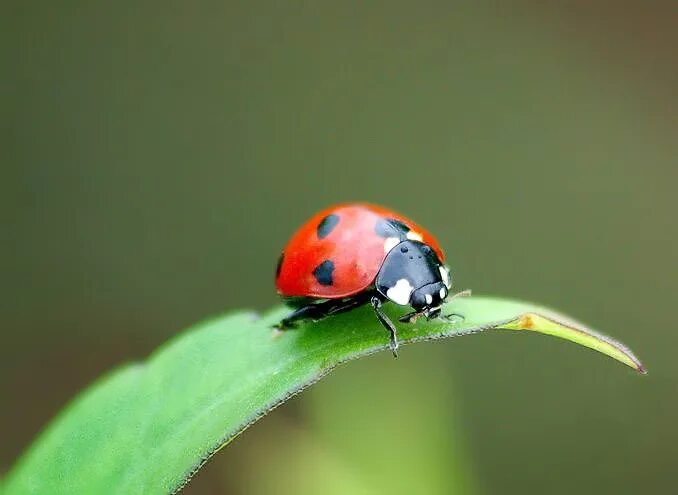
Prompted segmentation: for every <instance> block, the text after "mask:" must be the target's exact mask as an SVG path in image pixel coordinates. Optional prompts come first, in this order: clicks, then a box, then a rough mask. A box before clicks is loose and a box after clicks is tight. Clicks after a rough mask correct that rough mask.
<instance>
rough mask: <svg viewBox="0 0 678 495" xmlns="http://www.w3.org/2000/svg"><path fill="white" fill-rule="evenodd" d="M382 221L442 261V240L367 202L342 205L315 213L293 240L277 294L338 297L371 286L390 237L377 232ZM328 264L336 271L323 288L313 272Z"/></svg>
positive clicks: (284, 256)
mask: <svg viewBox="0 0 678 495" xmlns="http://www.w3.org/2000/svg"><path fill="white" fill-rule="evenodd" d="M328 219H329V220H328ZM380 220H396V221H398V222H401V223H402V224H404V225H405V226H406V227H407V228H409V230H410V232H411V233H412V234H414V235H415V236H416V235H418V236H420V237H421V241H422V242H424V243H425V244H427V245H429V246H430V247H431V248H432V249H433V250H434V251H435V253H436V254H437V255H438V258H439V259H440V261H441V262H443V261H444V254H443V251H442V249H441V248H440V245H439V244H438V241H436V239H435V238H434V237H433V236H432V235H431V234H430V233H429V232H428V231H427V230H425V229H424V228H422V227H421V226H419V225H418V224H416V223H414V222H413V221H412V220H410V219H408V218H406V217H404V216H402V215H400V214H399V213H396V212H394V211H392V210H389V209H387V208H383V207H381V206H376V205H372V204H368V203H348V204H339V205H336V206H332V207H329V208H327V209H325V210H323V211H320V212H318V213H317V214H315V215H314V216H313V217H311V219H310V220H308V221H307V222H306V223H305V224H304V225H302V226H301V228H299V230H297V232H296V233H295V234H294V235H293V236H292V238H291V239H290V240H289V242H288V243H287V246H286V247H285V249H284V251H283V253H282V255H281V258H280V261H279V264H278V270H277V273H276V280H275V283H276V288H277V290H278V293H279V294H280V295H281V296H283V297H311V298H323V299H338V298H343V297H349V296H353V295H355V294H358V293H360V292H362V291H363V290H365V289H367V288H368V287H370V285H372V283H373V282H374V279H375V277H376V276H377V274H378V272H379V269H380V268H381V265H382V263H383V261H384V258H385V257H386V254H387V252H386V251H385V241H386V239H385V238H384V237H383V236H381V235H379V234H378V233H377V230H378V229H377V224H378V222H379V221H380ZM323 222H324V224H323ZM328 260H329V261H331V262H332V264H333V268H334V269H333V271H332V283H331V285H324V284H321V283H320V282H319V281H318V278H317V276H316V275H314V270H316V268H317V267H319V266H320V265H321V264H322V263H323V262H326V261H328Z"/></svg>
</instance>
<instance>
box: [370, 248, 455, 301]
mask: <svg viewBox="0 0 678 495" xmlns="http://www.w3.org/2000/svg"><path fill="white" fill-rule="evenodd" d="M450 285H451V283H450V275H449V271H448V270H447V268H446V267H445V266H444V265H443V264H442V263H441V262H440V260H439V259H438V256H437V255H436V254H435V251H433V249H431V247H430V246H428V245H426V244H424V243H423V242H420V241H413V240H405V241H402V242H401V243H399V244H398V245H396V246H395V247H394V248H393V249H391V251H389V253H388V254H387V255H386V258H385V259H384V262H383V263H382V265H381V268H380V270H379V273H378V274H377V278H376V281H375V287H376V289H377V291H378V292H379V293H380V294H382V295H383V296H385V297H386V298H387V299H389V300H391V301H393V302H395V303H396V304H400V305H402V306H407V305H410V306H412V308H414V309H415V310H416V311H422V310H426V309H432V308H437V307H439V306H440V305H441V304H442V302H443V300H444V299H445V298H446V297H447V293H448V291H449V288H450Z"/></svg>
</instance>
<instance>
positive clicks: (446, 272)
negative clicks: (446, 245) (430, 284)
mask: <svg viewBox="0 0 678 495" xmlns="http://www.w3.org/2000/svg"><path fill="white" fill-rule="evenodd" d="M438 270H440V276H441V277H442V278H443V283H444V284H445V287H447V288H448V289H449V288H450V286H451V285H452V284H450V270H448V269H447V267H446V266H445V265H440V266H439V267H438Z"/></svg>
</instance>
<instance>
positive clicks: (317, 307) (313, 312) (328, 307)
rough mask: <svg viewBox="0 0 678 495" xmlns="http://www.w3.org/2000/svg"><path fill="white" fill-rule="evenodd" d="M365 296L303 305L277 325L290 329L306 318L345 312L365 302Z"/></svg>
mask: <svg viewBox="0 0 678 495" xmlns="http://www.w3.org/2000/svg"><path fill="white" fill-rule="evenodd" d="M366 302H367V301H366V300H365V298H359V297H354V298H351V299H345V300H338V301H337V300H329V301H325V302H321V303H311V304H307V305H305V306H301V307H299V308H297V309H295V310H294V311H292V312H291V313H290V314H289V315H287V316H286V317H285V318H283V319H282V320H281V321H280V323H278V324H277V325H275V328H277V329H278V330H289V329H290V328H294V327H296V324H297V322H300V321H304V320H313V321H318V320H322V319H323V318H326V317H328V316H331V315H335V314H337V313H343V312H344V311H348V310H350V309H353V308H355V307H356V306H360V305H361V304H365V303H366Z"/></svg>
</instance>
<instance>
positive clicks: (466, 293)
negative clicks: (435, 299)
mask: <svg viewBox="0 0 678 495" xmlns="http://www.w3.org/2000/svg"><path fill="white" fill-rule="evenodd" d="M470 296H471V289H464V290H462V291H459V292H457V293H456V294H453V295H451V296H450V297H448V298H447V302H450V301H451V300H452V299H456V298H457V297H470ZM439 318H440V319H441V320H443V321H445V322H448V323H459V321H463V320H465V319H466V318H464V315H460V314H459V313H449V314H446V315H440V316H439Z"/></svg>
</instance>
